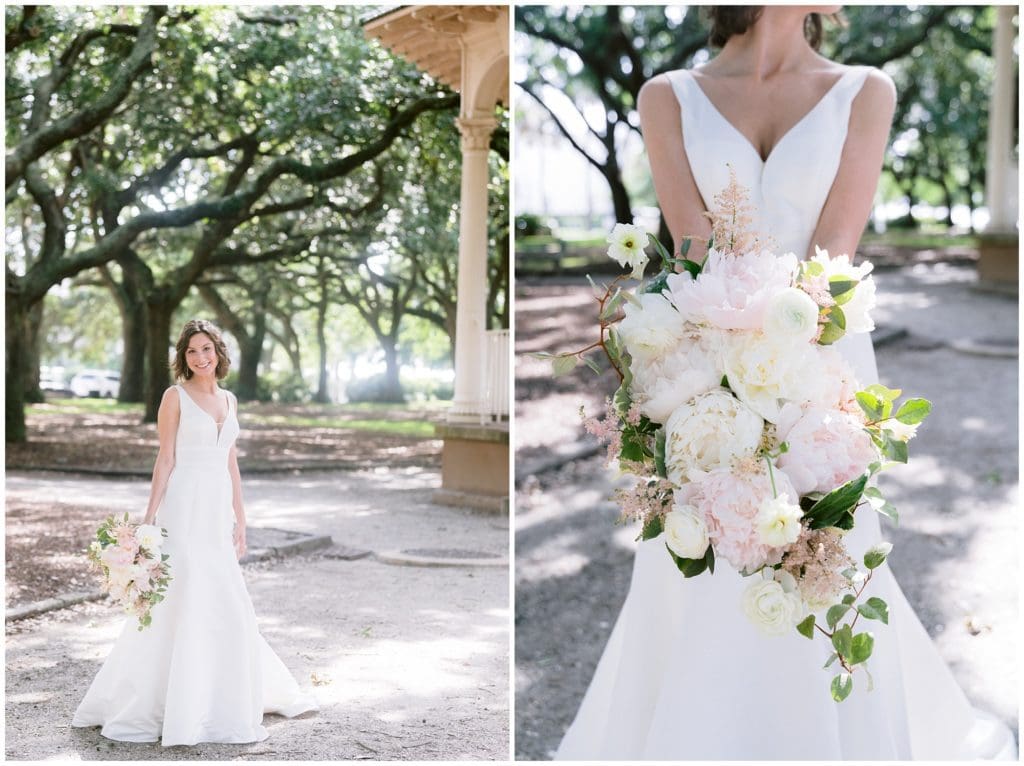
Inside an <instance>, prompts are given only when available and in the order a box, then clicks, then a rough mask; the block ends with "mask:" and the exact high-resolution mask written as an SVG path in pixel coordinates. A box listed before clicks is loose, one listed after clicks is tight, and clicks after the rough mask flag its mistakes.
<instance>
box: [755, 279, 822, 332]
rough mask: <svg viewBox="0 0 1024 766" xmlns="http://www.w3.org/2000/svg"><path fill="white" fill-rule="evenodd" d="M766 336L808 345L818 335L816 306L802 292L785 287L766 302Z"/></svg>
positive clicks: (809, 297)
mask: <svg viewBox="0 0 1024 766" xmlns="http://www.w3.org/2000/svg"><path fill="white" fill-rule="evenodd" d="M764 332H765V334H766V335H769V336H773V337H776V336H777V337H779V338H783V339H788V340H792V341H796V342H803V343H810V342H811V341H812V340H813V339H814V336H815V335H817V333H818V304H817V303H815V302H814V301H813V300H812V299H811V296H809V295H808V294H807V293H805V292H804V291H803V290H798V289H797V288H795V287H787V288H786V289H784V290H781V291H779V292H778V293H776V294H775V295H773V296H772V297H771V298H770V299H769V300H768V306H767V310H766V311H765V316H764Z"/></svg>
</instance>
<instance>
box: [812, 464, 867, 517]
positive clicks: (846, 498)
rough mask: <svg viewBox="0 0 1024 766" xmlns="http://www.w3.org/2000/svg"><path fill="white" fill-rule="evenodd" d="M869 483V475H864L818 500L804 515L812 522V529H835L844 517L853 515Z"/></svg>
mask: <svg viewBox="0 0 1024 766" xmlns="http://www.w3.org/2000/svg"><path fill="white" fill-rule="evenodd" d="M867 483H868V475H867V474H862V475H860V476H858V477H857V478H856V479H852V480H851V481H848V482H846V484H843V485H842V486H841V487H836V488H835V489H834V490H832V491H831V492H829V493H828V494H827V495H825V496H824V497H823V498H821V499H820V500H818V501H817V502H816V503H815V504H814V505H812V506H811V508H810V509H809V510H808V511H807V513H805V514H804V515H805V517H806V518H807V519H808V520H809V521H810V527H811V529H823V528H825V527H834V526H837V524H838V523H840V522H843V521H844V516H846V515H849V514H852V512H853V509H854V508H856V507H857V503H859V502H860V497H861V495H862V494H863V493H864V487H866V486H867ZM844 528H845V527H844Z"/></svg>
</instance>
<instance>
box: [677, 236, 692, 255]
mask: <svg viewBox="0 0 1024 766" xmlns="http://www.w3.org/2000/svg"><path fill="white" fill-rule="evenodd" d="M692 244H693V240H692V239H689V238H687V239H684V240H683V244H681V245H680V246H679V255H680V257H681V258H683V259H684V260H685V258H686V255H687V253H689V252H690V245H692Z"/></svg>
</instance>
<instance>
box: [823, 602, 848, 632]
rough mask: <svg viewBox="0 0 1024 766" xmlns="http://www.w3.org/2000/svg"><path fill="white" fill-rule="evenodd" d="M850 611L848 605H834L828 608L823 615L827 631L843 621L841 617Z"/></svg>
mask: <svg viewBox="0 0 1024 766" xmlns="http://www.w3.org/2000/svg"><path fill="white" fill-rule="evenodd" d="M849 611H850V607H849V605H848V604H835V605H833V606H830V607H829V608H828V611H827V612H826V613H825V622H827V623H828V627H829V630H832V629H833V628H835V626H836V624H837V623H838V622H839V621H840V620H841V619H843V616H844V615H845V614H846V613H847V612H849Z"/></svg>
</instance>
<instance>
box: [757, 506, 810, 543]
mask: <svg viewBox="0 0 1024 766" xmlns="http://www.w3.org/2000/svg"><path fill="white" fill-rule="evenodd" d="M803 515H804V512H803V511H802V510H800V506H799V505H796V504H795V503H793V502H792V501H791V500H790V498H789V497H787V496H786V495H779V496H778V497H772V498H768V499H766V500H765V501H764V502H763V503H761V510H759V511H758V513H757V516H756V517H755V518H754V524H755V527H756V529H757V536H758V538H759V539H760V540H761V542H762V543H763V544H765V545H770V546H771V547H773V548H781V547H783V546H786V545H791V544H792V543H795V542H796V539H797V538H798V537H800V528H801V525H800V519H801V518H802V517H803Z"/></svg>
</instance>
